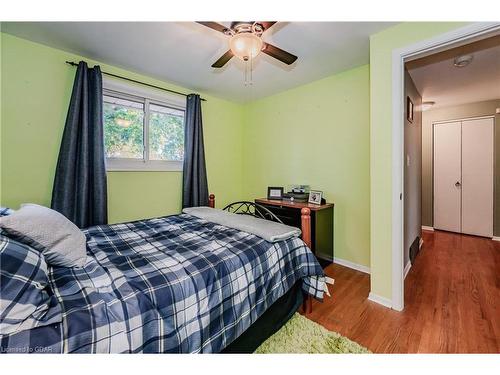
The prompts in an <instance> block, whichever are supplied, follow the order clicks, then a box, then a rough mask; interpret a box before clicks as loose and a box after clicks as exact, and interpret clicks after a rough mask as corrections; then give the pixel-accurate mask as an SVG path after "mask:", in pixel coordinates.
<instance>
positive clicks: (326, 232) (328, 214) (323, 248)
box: [255, 198, 334, 266]
mask: <svg viewBox="0 0 500 375" xmlns="http://www.w3.org/2000/svg"><path fill="white" fill-rule="evenodd" d="M255 203H257V204H260V205H261V206H264V207H265V208H267V209H268V210H269V211H271V212H272V213H274V214H275V215H276V216H277V217H278V218H279V219H280V220H281V221H282V222H283V223H284V224H286V225H290V226H292V227H296V228H301V229H302V231H303V232H305V231H307V229H305V228H303V223H302V221H303V211H302V210H303V209H304V208H306V209H308V210H309V212H310V216H311V217H310V229H309V230H310V243H309V244H308V246H309V247H310V248H311V250H312V251H313V253H314V255H316V257H317V258H318V260H319V261H320V262H321V264H322V266H326V265H328V264H330V263H333V258H334V246H333V243H334V242H333V238H334V237H333V236H334V232H333V214H334V204H333V203H327V204H322V205H317V204H311V203H296V202H288V201H281V200H270V199H264V198H262V199H255ZM304 242H306V241H304ZM306 243H307V242H306Z"/></svg>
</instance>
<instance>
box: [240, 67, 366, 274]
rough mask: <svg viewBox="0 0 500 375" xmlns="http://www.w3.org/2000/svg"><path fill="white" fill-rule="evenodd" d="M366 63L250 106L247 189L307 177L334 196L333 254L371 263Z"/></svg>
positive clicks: (259, 191)
mask: <svg viewBox="0 0 500 375" xmlns="http://www.w3.org/2000/svg"><path fill="white" fill-rule="evenodd" d="M369 84H370V77H369V68H368V65H365V66H362V67H359V68H355V69H352V70H349V71H346V72H343V73H340V74H336V75H333V76H330V77H328V78H325V79H322V80H319V81H316V82H312V83H310V84H307V85H304V86H300V87H298V88H295V89H292V90H288V91H285V92H282V93H279V94H277V95H274V96H270V97H267V98H264V99H260V100H257V101H254V102H252V103H250V104H249V105H247V107H246V108H245V110H246V113H245V116H244V119H245V122H246V123H245V126H244V158H243V160H244V170H245V176H244V180H243V181H244V184H243V186H244V192H245V195H246V196H247V198H249V199H253V198H255V197H265V196H266V194H267V187H268V186H285V187H286V186H287V185H290V184H309V185H311V188H312V189H316V190H322V191H323V192H324V195H325V197H326V199H327V200H328V201H331V202H335V224H334V225H335V256H336V257H339V258H342V259H345V260H348V261H351V262H355V263H358V264H362V265H365V266H369V264H370V254H369V246H370V222H369V219H370V214H369V212H370V200H369V195H370V170H369V168H370V167H369V152H370V138H369V137H370V123H369V121H370V118H369V105H370V98H369Z"/></svg>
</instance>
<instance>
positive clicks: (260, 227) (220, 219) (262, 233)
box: [182, 207, 301, 242]
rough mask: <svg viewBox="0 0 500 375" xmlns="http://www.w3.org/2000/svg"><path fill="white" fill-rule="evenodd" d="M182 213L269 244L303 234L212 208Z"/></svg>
mask: <svg viewBox="0 0 500 375" xmlns="http://www.w3.org/2000/svg"><path fill="white" fill-rule="evenodd" d="M182 212H184V213H185V214H188V215H193V216H196V217H198V218H200V219H203V220H206V221H210V222H212V223H216V224H220V225H224V226H226V227H229V228H233V229H238V230H241V231H243V232H247V233H251V234H254V235H256V236H258V237H261V238H263V239H264V240H266V241H268V242H278V241H283V240H287V239H289V238H293V237H299V236H300V234H301V231H300V229H298V228H294V227H290V226H288V225H285V224H280V223H276V222H274V221H268V220H264V219H258V218H256V217H253V216H248V215H238V214H233V213H231V212H227V211H223V210H219V209H215V208H210V207H191V208H185V209H183V210H182Z"/></svg>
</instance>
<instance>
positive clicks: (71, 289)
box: [0, 214, 325, 353]
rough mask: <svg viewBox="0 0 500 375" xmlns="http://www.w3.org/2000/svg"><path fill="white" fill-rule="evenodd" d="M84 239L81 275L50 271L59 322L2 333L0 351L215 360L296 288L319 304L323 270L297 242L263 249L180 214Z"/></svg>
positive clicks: (91, 232) (242, 235) (108, 228)
mask: <svg viewBox="0 0 500 375" xmlns="http://www.w3.org/2000/svg"><path fill="white" fill-rule="evenodd" d="M84 232H85V235H86V237H87V255H88V257H87V263H86V264H85V266H84V267H83V268H66V267H49V269H48V279H49V283H50V288H51V290H52V292H53V294H54V295H55V296H56V298H57V300H58V302H59V305H60V307H61V316H60V319H59V321H58V322H56V323H51V324H47V325H44V326H40V327H36V328H32V329H27V330H22V331H16V332H13V333H6V334H4V332H0V352H3V353H6V352H7V353H16V352H20V353H29V352H50V353H77V352H78V353H139V352H144V353H163V352H168V353H213V352H220V351H221V350H222V349H224V348H225V347H226V346H227V345H229V344H230V343H231V342H232V341H233V340H235V339H236V338H237V337H238V336H239V335H240V334H241V333H243V332H244V331H245V330H246V329H247V328H248V327H250V325H251V324H252V323H253V322H255V321H256V320H257V318H258V317H259V316H260V315H262V314H263V313H264V311H265V310H266V309H267V308H268V307H269V306H270V305H271V304H272V303H273V302H275V301H276V300H277V299H278V298H279V297H281V296H282V295H283V294H285V293H286V292H287V291H288V290H289V289H290V288H291V287H292V286H293V285H294V284H295V282H297V281H298V280H301V279H302V281H303V283H302V285H303V289H304V291H305V292H307V293H309V294H310V295H312V296H314V297H316V298H317V299H322V298H323V291H324V289H325V284H324V274H323V270H322V268H321V266H320V265H319V264H318V262H317V260H316V258H315V257H314V255H313V254H312V252H311V251H310V250H309V249H308V248H307V247H306V246H305V244H304V243H303V242H302V240H300V239H298V238H291V239H288V240H285V241H280V242H276V243H270V242H266V241H265V240H263V239H262V238H260V237H257V236H255V235H252V234H249V233H246V232H242V231H238V230H236V229H231V228H228V227H225V226H221V225H218V224H215V223H211V222H208V221H205V220H202V219H199V218H196V217H194V216H191V215H187V214H181V215H175V216H169V217H162V218H155V219H149V220H142V221H136V222H132V223H124V224H114V225H103V226H96V227H91V228H88V229H86V230H84ZM2 269H3V266H2ZM24 276H26V277H28V276H29V275H24ZM52 318H53V317H52ZM49 323H50V322H49Z"/></svg>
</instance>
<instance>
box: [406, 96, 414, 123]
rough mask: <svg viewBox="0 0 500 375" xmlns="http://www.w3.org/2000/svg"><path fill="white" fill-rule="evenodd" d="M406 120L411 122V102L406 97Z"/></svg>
mask: <svg viewBox="0 0 500 375" xmlns="http://www.w3.org/2000/svg"><path fill="white" fill-rule="evenodd" d="M406 119H407V120H408V121H410V122H413V102H412V101H411V99H410V97H409V96H407V97H406Z"/></svg>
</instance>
